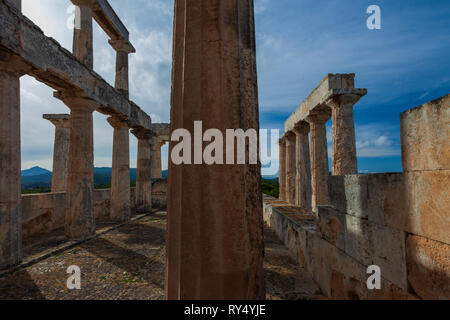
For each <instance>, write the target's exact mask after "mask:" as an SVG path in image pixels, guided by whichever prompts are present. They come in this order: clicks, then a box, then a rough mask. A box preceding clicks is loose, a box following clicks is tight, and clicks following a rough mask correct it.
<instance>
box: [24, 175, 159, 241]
mask: <svg viewBox="0 0 450 320" xmlns="http://www.w3.org/2000/svg"><path fill="white" fill-rule="evenodd" d="M166 190H167V179H159V180H155V181H154V182H153V188H152V201H153V203H154V205H153V207H154V208H161V209H163V208H165V207H166V204H167V196H166ZM135 191H136V188H131V203H132V204H133V206H132V210H134V209H135V207H134V204H135V203H136V192H135ZM110 200H111V190H110V189H101V190H95V192H94V214H95V218H96V219H98V220H107V219H108V217H109V211H110ZM65 205H66V194H65V192H59V193H44V194H30V195H23V196H22V212H23V226H22V232H23V238H24V239H27V238H30V237H32V236H35V235H38V234H46V233H49V232H51V231H53V230H55V229H58V228H61V227H63V226H64V214H65Z"/></svg>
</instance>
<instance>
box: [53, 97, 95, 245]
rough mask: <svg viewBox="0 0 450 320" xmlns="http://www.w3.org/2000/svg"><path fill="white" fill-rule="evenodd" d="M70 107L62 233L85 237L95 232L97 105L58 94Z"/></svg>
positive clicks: (73, 237)
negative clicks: (95, 122)
mask: <svg viewBox="0 0 450 320" xmlns="http://www.w3.org/2000/svg"><path fill="white" fill-rule="evenodd" d="M55 97H58V98H59V99H61V100H62V101H63V102H64V103H65V104H66V105H67V106H68V107H69V108H70V119H71V120H70V121H71V131H70V142H69V157H68V161H67V191H66V215H65V225H64V229H65V234H66V236H67V237H68V238H70V239H85V238H86V237H89V236H91V235H93V234H94V233H95V219H94V137H93V116H92V113H93V112H94V111H95V110H96V109H97V108H98V104H97V103H96V102H95V101H93V100H89V99H87V98H81V97H72V96H69V95H64V94H60V93H57V94H55Z"/></svg>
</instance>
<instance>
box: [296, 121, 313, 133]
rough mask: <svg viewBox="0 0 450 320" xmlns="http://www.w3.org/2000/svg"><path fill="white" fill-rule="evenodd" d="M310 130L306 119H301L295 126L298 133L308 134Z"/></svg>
mask: <svg viewBox="0 0 450 320" xmlns="http://www.w3.org/2000/svg"><path fill="white" fill-rule="evenodd" d="M309 130H310V127H309V123H308V122H306V121H300V122H298V123H297V124H296V125H295V127H294V132H295V134H297V135H307V134H308V133H309Z"/></svg>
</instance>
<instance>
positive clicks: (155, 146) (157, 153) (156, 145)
mask: <svg viewBox="0 0 450 320" xmlns="http://www.w3.org/2000/svg"><path fill="white" fill-rule="evenodd" d="M164 143H165V141H161V140H158V139H157V138H154V139H153V141H152V143H151V145H150V148H151V161H152V179H162V177H163V175H162V160H161V147H162V146H163V145H164Z"/></svg>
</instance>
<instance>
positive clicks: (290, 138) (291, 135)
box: [284, 131, 295, 143]
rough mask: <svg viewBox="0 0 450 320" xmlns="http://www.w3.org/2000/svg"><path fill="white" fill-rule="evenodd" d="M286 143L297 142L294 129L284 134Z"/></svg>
mask: <svg viewBox="0 0 450 320" xmlns="http://www.w3.org/2000/svg"><path fill="white" fill-rule="evenodd" d="M284 136H285V139H286V143H293V142H295V133H294V132H293V131H288V132H286V133H285V134H284Z"/></svg>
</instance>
